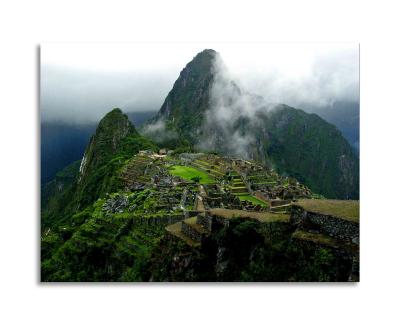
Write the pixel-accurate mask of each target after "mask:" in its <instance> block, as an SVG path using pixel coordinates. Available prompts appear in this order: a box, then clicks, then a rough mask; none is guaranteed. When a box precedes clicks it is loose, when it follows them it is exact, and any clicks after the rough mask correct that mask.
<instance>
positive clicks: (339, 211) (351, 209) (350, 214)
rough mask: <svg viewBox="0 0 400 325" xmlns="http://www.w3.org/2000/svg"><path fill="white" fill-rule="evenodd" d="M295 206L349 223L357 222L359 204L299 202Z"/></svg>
mask: <svg viewBox="0 0 400 325" xmlns="http://www.w3.org/2000/svg"><path fill="white" fill-rule="evenodd" d="M295 205H298V206H301V207H302V208H303V209H305V210H307V211H311V212H316V213H321V214H326V215H331V216H335V217H338V218H341V219H345V220H347V221H351V222H357V223H358V222H359V219H360V203H359V201H353V200H307V199H303V200H299V201H298V202H296V203H295Z"/></svg>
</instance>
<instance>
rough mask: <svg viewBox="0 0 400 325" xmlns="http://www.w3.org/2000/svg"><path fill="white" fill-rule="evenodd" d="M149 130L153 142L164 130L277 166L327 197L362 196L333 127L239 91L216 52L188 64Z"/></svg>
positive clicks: (354, 165) (346, 148) (350, 156)
mask: <svg viewBox="0 0 400 325" xmlns="http://www.w3.org/2000/svg"><path fill="white" fill-rule="evenodd" d="M145 130H146V129H145ZM154 130H156V131H157V132H153V131H154ZM147 131H148V132H147V134H148V135H149V136H151V137H152V138H153V139H154V140H155V141H160V139H163V132H164V134H168V136H169V137H171V134H173V135H174V137H175V139H177V140H176V142H177V143H178V144H187V145H190V146H192V147H195V148H198V149H201V150H203V151H204V150H206V151H216V152H220V153H222V154H225V155H233V156H239V157H244V158H249V159H255V160H258V161H261V162H263V163H264V164H267V165H272V166H274V167H275V168H276V169H277V170H278V171H279V172H281V173H284V174H287V175H289V176H293V177H296V178H298V179H299V180H300V181H302V182H304V184H306V185H307V186H309V187H310V188H311V189H312V190H313V191H314V192H317V193H321V194H323V195H325V196H327V197H330V198H345V199H348V198H358V196H359V174H358V168H359V167H358V159H357V157H356V155H355V154H354V152H353V150H352V148H351V146H350V145H349V144H348V142H347V141H346V140H345V139H344V137H343V136H342V134H341V133H340V132H339V131H338V130H337V129H336V127H334V126H333V125H331V124H329V123H328V122H326V121H325V120H323V119H321V118H319V117H318V116H317V115H315V114H307V113H305V112H304V111H302V110H299V109H295V108H292V107H289V106H286V105H282V104H270V103H267V102H266V101H265V100H264V99H263V98H261V97H259V96H255V95H252V94H249V93H246V92H244V91H242V90H241V89H240V88H239V87H238V86H237V84H236V83H235V82H234V81H232V80H231V78H230V77H229V75H228V74H227V73H226V71H225V70H224V67H223V63H222V60H221V58H220V55H219V54H218V53H217V52H215V51H214V50H204V51H203V52H200V53H199V54H197V55H196V56H195V57H194V59H193V60H192V61H191V62H189V63H188V64H187V65H186V67H185V68H184V69H183V70H182V72H181V73H180V75H179V77H178V79H177V80H176V81H175V83H174V86H173V88H172V90H171V91H170V92H169V94H168V96H167V97H166V99H165V101H164V103H163V105H162V107H161V109H160V111H159V112H158V114H157V115H156V117H155V118H153V119H152V120H151V121H150V123H149V125H148V126H147ZM160 142H162V141H160Z"/></svg>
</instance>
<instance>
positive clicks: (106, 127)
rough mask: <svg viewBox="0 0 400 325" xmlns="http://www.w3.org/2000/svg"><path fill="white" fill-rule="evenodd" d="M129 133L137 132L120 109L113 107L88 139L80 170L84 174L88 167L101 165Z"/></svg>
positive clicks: (135, 133)
mask: <svg viewBox="0 0 400 325" xmlns="http://www.w3.org/2000/svg"><path fill="white" fill-rule="evenodd" d="M129 135H133V136H137V135H138V132H137V131H136V129H135V127H134V126H133V125H132V123H131V122H130V121H129V119H128V116H127V115H125V114H124V113H123V112H122V111H121V109H119V108H114V109H113V110H111V111H110V112H108V113H107V114H106V115H105V116H104V117H103V118H102V119H101V121H100V122H99V125H98V126H97V129H96V133H95V134H94V135H93V136H92V138H91V139H90V143H89V145H88V146H87V148H86V151H85V155H84V156H83V159H82V163H81V167H80V172H81V175H84V174H85V173H86V171H87V169H88V168H89V167H91V168H93V167H96V166H99V165H101V164H102V163H103V162H104V161H106V160H107V159H108V157H109V156H110V155H112V154H115V153H116V152H117V151H118V149H119V147H121V144H122V141H123V140H124V139H125V138H126V137H127V136H129Z"/></svg>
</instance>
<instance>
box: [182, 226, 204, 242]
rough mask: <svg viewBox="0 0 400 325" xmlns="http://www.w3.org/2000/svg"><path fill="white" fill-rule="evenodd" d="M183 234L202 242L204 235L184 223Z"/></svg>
mask: <svg viewBox="0 0 400 325" xmlns="http://www.w3.org/2000/svg"><path fill="white" fill-rule="evenodd" d="M181 229H182V232H183V233H184V234H185V235H186V236H188V237H189V238H191V239H192V240H194V241H197V242H201V240H202V239H203V237H204V235H203V234H202V233H200V232H198V231H197V230H196V229H195V228H194V227H191V226H190V225H188V224H187V223H185V222H182V228H181Z"/></svg>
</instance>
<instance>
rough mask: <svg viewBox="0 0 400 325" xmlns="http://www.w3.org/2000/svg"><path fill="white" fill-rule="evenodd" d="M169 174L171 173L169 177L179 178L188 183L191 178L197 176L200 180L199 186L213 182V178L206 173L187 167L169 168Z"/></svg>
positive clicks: (176, 166)
mask: <svg viewBox="0 0 400 325" xmlns="http://www.w3.org/2000/svg"><path fill="white" fill-rule="evenodd" d="M169 172H170V173H171V175H174V176H179V177H181V178H183V179H186V180H188V181H190V180H191V179H192V178H193V177H196V176H198V177H200V178H201V179H200V184H210V183H214V182H215V180H214V178H212V177H211V176H210V175H208V174H207V173H206V172H204V171H201V170H199V169H196V168H193V167H189V166H179V165H175V166H171V167H170V168H169Z"/></svg>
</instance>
